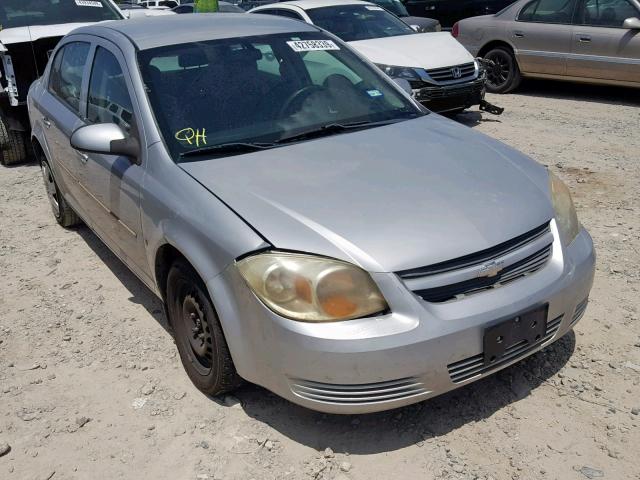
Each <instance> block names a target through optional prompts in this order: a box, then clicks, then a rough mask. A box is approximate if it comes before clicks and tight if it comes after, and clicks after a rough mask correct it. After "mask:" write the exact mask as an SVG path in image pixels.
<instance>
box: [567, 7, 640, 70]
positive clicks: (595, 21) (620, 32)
mask: <svg viewBox="0 0 640 480" xmlns="http://www.w3.org/2000/svg"><path fill="white" fill-rule="evenodd" d="M632 17H636V18H640V11H639V10H638V8H637V7H636V6H635V5H634V4H633V3H631V2H630V1H629V0H582V1H581V2H580V5H579V7H578V12H577V14H576V22H575V23H576V25H574V27H573V42H572V52H571V56H570V58H569V60H568V62H567V75H571V76H576V77H585V78H594V79H604V80H617V81H623V82H638V83H640V30H637V29H635V30H634V29H628V28H624V26H623V24H624V21H625V20H626V19H627V18H632Z"/></svg>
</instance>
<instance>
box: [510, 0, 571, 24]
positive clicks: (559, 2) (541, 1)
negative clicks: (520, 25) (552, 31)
mask: <svg viewBox="0 0 640 480" xmlns="http://www.w3.org/2000/svg"><path fill="white" fill-rule="evenodd" d="M574 5H575V1H574V0H535V1H533V2H531V3H528V4H527V5H526V6H525V7H524V8H523V9H522V10H520V13H519V14H518V20H519V21H521V22H535V23H561V24H570V23H571V19H572V17H573V8H574Z"/></svg>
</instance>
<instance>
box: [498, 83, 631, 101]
mask: <svg viewBox="0 0 640 480" xmlns="http://www.w3.org/2000/svg"><path fill="white" fill-rule="evenodd" d="M510 95H526V96H530V97H545V98H554V99H558V100H578V101H580V102H590V103H604V104H608V105H620V106H629V107H636V106H640V95H638V89H637V88H631V87H618V86H610V85H590V84H586V83H573V82H561V81H557V80H542V79H533V78H532V79H526V80H524V81H523V82H522V84H521V85H520V86H519V87H518V89H517V90H516V91H515V92H513V93H512V94H510ZM497 98H500V97H497Z"/></svg>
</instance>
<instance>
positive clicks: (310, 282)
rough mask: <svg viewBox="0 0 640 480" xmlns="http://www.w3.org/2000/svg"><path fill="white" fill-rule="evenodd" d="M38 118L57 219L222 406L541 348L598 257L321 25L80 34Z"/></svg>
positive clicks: (364, 385) (517, 172)
mask: <svg viewBox="0 0 640 480" xmlns="http://www.w3.org/2000/svg"><path fill="white" fill-rule="evenodd" d="M167 32H171V35H167ZM29 108H30V114H31V123H32V128H33V137H32V140H33V145H34V148H35V151H36V152H37V155H38V156H39V159H40V162H41V165H42V172H43V174H44V180H45V186H46V189H47V192H48V196H49V199H50V201H51V206H52V207H53V213H54V215H55V218H56V219H57V221H58V222H59V223H60V224H61V225H62V226H64V227H70V226H72V225H75V224H77V223H78V222H80V221H83V222H84V223H86V224H87V225H88V226H89V227H90V228H91V229H92V230H94V231H95V232H96V234H97V235H98V236H99V237H100V238H101V239H102V240H103V241H104V243H106V244H107V245H108V246H109V248H111V249H112V250H113V252H114V253H115V254H116V255H118V257H120V259H121V260H122V261H123V262H124V263H126V265H127V266H128V267H129V268H130V269H131V270H132V271H133V272H134V273H135V274H136V275H137V276H138V277H139V278H140V279H141V280H142V281H143V282H144V283H145V284H146V285H147V286H148V287H149V288H151V289H152V290H153V291H154V292H155V293H156V294H157V295H158V296H159V297H160V298H162V300H163V301H164V304H165V306H166V313H167V317H168V319H169V322H170V325H171V327H172V329H173V331H174V334H175V338H176V344H177V347H178V350H179V352H180V358H181V360H182V363H183V365H184V367H185V369H186V371H187V373H188V375H189V377H190V378H191V380H192V381H193V383H194V384H195V385H196V386H197V387H198V388H199V389H200V390H202V391H203V392H205V393H207V394H210V395H217V394H220V393H222V392H226V391H229V390H231V389H233V388H234V387H236V386H237V385H239V384H240V383H241V380H242V379H245V380H248V381H250V382H254V383H257V384H259V385H263V386H264V387H266V388H268V389H270V390H272V391H273V392H276V393H277V394H279V395H281V396H282V397H284V398H287V399H289V400H291V401H292V402H295V403H298V404H300V405H304V406H306V407H309V408H312V409H315V410H320V411H325V412H333V413H363V412H372V411H377V410H385V409H390V408H394V407H399V406H402V405H407V404H410V403H414V402H418V401H421V400H423V399H426V398H429V397H433V396H435V395H439V394H441V393H443V392H446V391H448V390H451V389H454V388H456V387H460V386H462V385H465V384H467V383H469V382H472V381H474V380H477V379H479V378H482V377H484V376H486V375H489V374H491V373H493V372H495V371H497V370H499V369H501V368H504V367H506V366H508V365H510V364H512V363H514V362H517V361H518V360H521V359H522V358H524V357H526V356H528V355H531V354H532V353H533V352H535V351H537V350H540V349H541V348H543V347H544V346H546V345H549V344H550V343H552V342H554V341H555V340H557V339H558V338H560V337H562V336H563V335H564V334H565V333H567V331H569V330H570V329H571V328H572V327H573V326H574V325H575V323H576V322H577V321H578V320H579V318H580V317H581V316H582V314H583V313H584V311H585V308H586V305H587V297H588V294H589V290H590V289H591V285H592V281H593V273H594V250H593V244H592V241H591V238H590V236H589V234H588V233H587V232H586V231H585V230H584V229H583V228H582V227H581V226H580V224H579V223H578V219H577V217H576V213H575V210H574V207H573V203H572V201H571V197H570V195H569V190H568V189H567V187H566V186H565V185H564V184H563V183H562V182H561V181H560V180H559V179H558V178H557V177H555V176H554V175H553V174H551V173H550V172H549V171H548V170H547V169H546V168H545V167H543V166H542V165H540V164H538V163H536V162H535V161H533V160H531V159H530V158H528V157H526V156H525V155H523V154H521V153H519V152H517V151H515V150H513V149H512V148H509V147H507V146H506V145H504V144H502V143H500V142H498V141H496V140H492V139H491V138H488V137H486V136H484V135H482V134H480V133H476V132H474V131H472V130H470V129H469V128H467V127H464V126H460V125H458V124H456V123H454V122H452V121H450V120H447V119H445V118H442V117H440V116H438V115H435V114H431V113H429V112H428V111H426V110H424V109H423V108H422V107H420V106H419V105H418V104H417V103H415V102H414V101H413V100H412V99H411V98H410V97H409V96H408V95H406V94H405V93H404V91H403V89H402V88H400V86H399V85H397V84H396V83H394V82H393V81H391V80H390V79H389V78H387V77H385V76H384V75H383V74H382V73H381V72H380V71H379V70H377V69H376V68H375V67H374V66H372V65H371V64H370V63H368V62H367V61H366V60H363V59H362V58H361V57H360V56H358V54H356V53H355V52H354V51H353V50H351V49H350V48H349V47H348V46H347V45H345V44H344V43H343V42H341V41H340V40H338V39H337V38H336V37H334V36H332V35H330V34H328V33H326V32H324V31H322V30H320V29H318V28H317V27H314V26H313V25H308V24H303V23H301V22H297V21H293V20H289V19H286V18H278V17H274V16H261V15H233V14H228V15H224V16H216V15H215V14H214V15H206V14H201V15H175V16H165V17H156V18H152V19H151V18H150V19H140V20H130V21H126V22H124V21H122V22H107V23H102V24H99V25H93V26H89V27H83V28H80V29H78V30H75V31H74V32H72V33H71V34H69V35H67V36H66V37H65V38H64V39H63V40H62V41H61V42H60V44H59V45H58V47H57V48H56V49H55V51H54V52H53V54H52V56H51V60H50V62H49V65H48V67H47V69H46V71H45V72H44V75H43V76H42V78H41V79H40V80H39V81H37V82H36V83H35V84H34V85H33V86H32V88H31V90H30V93H29ZM115 308H117V306H116V305H114V309H115Z"/></svg>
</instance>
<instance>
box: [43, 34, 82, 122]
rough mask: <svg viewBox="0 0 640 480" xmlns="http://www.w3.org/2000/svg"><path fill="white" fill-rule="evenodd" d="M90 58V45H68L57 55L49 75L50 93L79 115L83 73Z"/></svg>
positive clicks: (76, 43)
mask: <svg viewBox="0 0 640 480" xmlns="http://www.w3.org/2000/svg"><path fill="white" fill-rule="evenodd" d="M88 56H89V44H88V43H85V42H72V43H68V44H66V45H65V46H64V47H62V48H61V49H60V50H58V52H57V53H56V57H55V58H54V59H53V64H52V66H51V74H50V75H49V91H50V92H51V93H52V94H54V95H55V96H56V97H58V98H59V99H60V100H62V101H63V102H64V103H66V104H67V105H68V106H69V107H70V108H71V109H72V110H73V111H74V112H76V113H78V114H79V113H80V89H81V87H82V72H83V71H84V66H85V65H86V63H87V57H88Z"/></svg>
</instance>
